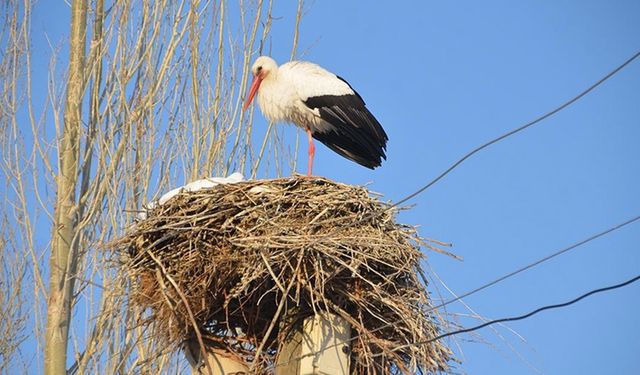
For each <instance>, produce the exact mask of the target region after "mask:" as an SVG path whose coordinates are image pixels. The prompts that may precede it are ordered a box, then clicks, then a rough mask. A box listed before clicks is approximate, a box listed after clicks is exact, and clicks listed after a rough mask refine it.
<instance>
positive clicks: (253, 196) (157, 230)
mask: <svg viewBox="0 0 640 375" xmlns="http://www.w3.org/2000/svg"><path fill="white" fill-rule="evenodd" d="M394 217H395V210H393V209H390V207H389V206H388V205H387V204H385V203H382V202H381V201H379V200H378V199H377V198H375V197H372V196H371V195H370V193H369V192H368V191H367V190H366V189H365V188H362V187H354V186H349V185H344V184H339V183H335V182H332V181H329V180H326V179H322V178H313V179H311V178H300V177H293V178H283V179H274V180H256V181H248V182H241V183H237V184H227V185H219V186H216V187H215V188H212V189H207V190H201V191H198V192H191V193H181V194H179V195H178V196H176V197H175V198H173V199H172V200H170V201H169V202H167V203H166V204H164V205H162V206H159V207H157V208H155V209H154V210H153V211H151V212H150V213H149V215H148V218H147V219H146V220H143V221H140V222H138V223H136V224H135V225H133V226H132V228H131V230H130V231H129V233H128V234H126V235H125V236H124V237H122V238H121V239H119V240H117V241H116V242H115V243H114V246H115V247H116V248H117V249H120V250H121V251H122V254H124V256H123V257H121V258H122V259H123V261H122V267H123V269H124V271H126V272H127V273H128V275H129V277H130V280H131V288H130V298H129V301H130V302H129V303H130V304H131V305H134V306H135V307H138V308H141V309H142V310H143V311H147V313H148V314H147V315H146V316H147V317H148V319H146V320H145V321H144V322H143V324H147V325H149V326H150V327H151V329H152V330H153V331H152V332H153V337H154V338H155V339H156V340H158V341H159V342H160V343H163V344H170V345H175V346H174V347H176V348H177V347H178V345H181V344H182V343H183V342H185V341H187V340H194V338H195V337H196V336H197V335H196V332H199V335H200V336H201V338H202V341H204V342H206V344H207V345H210V346H214V347H217V348H222V349H224V350H227V351H229V352H232V353H235V354H236V355H237V356H239V357H241V358H242V359H244V360H246V361H247V362H254V367H253V369H254V370H255V371H256V372H267V373H268V372H270V371H273V364H274V361H275V356H276V354H277V351H278V343H279V342H282V340H283V339H284V338H286V337H289V336H287V335H290V334H291V332H292V331H293V330H294V329H295V328H296V327H299V326H300V324H301V322H302V321H303V320H304V319H305V318H307V317H310V316H312V315H314V313H316V312H321V311H328V312H330V313H332V314H335V315H338V316H340V317H341V318H343V319H345V320H346V321H347V322H348V323H350V324H351V326H352V341H351V348H350V350H351V351H350V352H351V369H352V372H354V373H358V374H362V373H376V374H378V373H380V374H383V373H413V372H414V371H416V370H417V369H418V368H420V369H421V370H422V371H426V372H437V371H441V370H446V369H447V368H448V366H447V364H448V362H449V360H450V358H451V357H450V355H451V352H450V351H449V349H448V348H447V347H445V346H444V345H443V344H442V343H440V342H439V341H434V342H429V340H430V339H432V338H434V337H435V336H437V335H438V333H439V331H440V329H439V327H440V324H441V323H442V321H441V320H440V317H439V316H438V315H437V314H436V312H435V311H433V310H432V308H431V302H430V300H429V295H428V293H427V291H426V289H425V285H424V284H423V283H421V282H420V279H419V277H418V274H419V272H422V271H421V269H420V261H421V260H422V259H423V254H422V253H421V252H420V244H423V243H424V242H423V240H422V239H421V238H419V237H418V236H417V233H416V231H415V229H414V228H412V227H409V226H404V225H399V224H397V223H396V222H395V220H394ZM258 348H261V349H262V350H260V355H259V356H257V358H256V351H257V349H258Z"/></svg>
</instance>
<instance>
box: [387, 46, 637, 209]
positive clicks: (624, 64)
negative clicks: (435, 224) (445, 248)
mask: <svg viewBox="0 0 640 375" xmlns="http://www.w3.org/2000/svg"><path fill="white" fill-rule="evenodd" d="M639 56H640V51H638V52H636V53H635V54H634V55H633V56H631V57H630V58H628V59H627V60H626V61H625V62H623V63H622V64H620V65H619V66H618V67H617V68H615V69H614V70H612V71H611V72H609V73H608V74H607V75H605V76H604V77H602V78H600V79H599V80H598V81H596V82H595V83H594V84H592V85H591V86H589V87H588V88H587V89H586V90H584V91H582V92H581V93H579V94H578V95H576V96H574V97H573V98H571V99H569V100H568V101H566V102H564V103H563V104H561V105H560V106H558V107H556V108H555V109H553V110H551V111H549V112H547V113H545V114H543V115H541V116H539V117H538V118H536V119H534V120H532V121H530V122H528V123H526V124H524V125H522V126H520V127H518V128H515V129H513V130H511V131H508V132H507V133H504V134H502V135H501V136H499V137H497V138H494V139H492V140H490V141H489V142H486V143H484V144H482V145H480V146H478V147H476V148H474V149H473V150H471V151H469V152H468V153H466V154H465V155H464V156H463V157H461V158H460V159H458V161H456V162H455V163H453V164H452V165H451V166H450V167H449V168H447V169H446V170H445V171H444V172H442V173H440V174H439V175H438V176H437V177H436V178H434V179H433V180H431V181H429V182H428V183H427V184H426V185H424V186H423V187H421V188H420V189H418V190H416V191H415V192H413V193H411V194H409V195H407V196H406V197H404V198H402V199H400V200H399V201H397V202H396V203H394V204H393V205H392V206H391V207H397V206H399V205H401V204H403V203H405V202H406V201H408V200H410V199H412V198H414V197H416V196H417V195H419V194H421V193H422V192H424V191H425V190H427V189H429V188H430V187H431V186H433V185H435V184H436V183H437V182H438V181H440V180H441V179H442V178H443V177H444V176H446V175H448V174H449V173H450V172H451V171H453V170H454V169H455V168H457V167H458V166H459V165H460V164H462V163H463V162H464V161H465V160H467V159H468V158H470V157H471V156H473V155H474V154H476V153H477V152H479V151H481V150H483V149H485V148H487V147H489V146H491V145H492V144H494V143H497V142H500V141H501V140H503V139H505V138H507V137H509V136H512V135H514V134H516V133H519V132H521V131H523V130H525V129H527V128H529V127H531V126H533V125H535V124H537V123H539V122H540V121H542V120H544V119H546V118H549V117H551V116H553V115H555V114H556V113H558V112H560V111H562V110H563V109H565V108H567V107H568V106H570V105H571V104H573V103H575V102H577V101H578V100H580V99H582V97H584V96H585V95H587V94H588V93H590V92H591V91H593V90H594V89H595V88H596V87H598V86H600V85H601V84H603V83H604V82H605V81H607V80H608V79H609V78H611V77H613V76H614V75H615V74H616V73H618V72H619V71H620V70H622V69H623V68H624V67H626V66H627V65H629V64H631V62H633V60H635V59H637V58H638V57H639ZM391 207H390V208H391Z"/></svg>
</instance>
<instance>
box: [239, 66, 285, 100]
mask: <svg viewBox="0 0 640 375" xmlns="http://www.w3.org/2000/svg"><path fill="white" fill-rule="evenodd" d="M277 70H278V64H277V63H276V61H275V60H274V59H272V58H271V57H269V56H260V57H258V58H257V59H256V61H255V62H254V63H253V65H252V66H251V73H252V74H253V81H252V82H251V87H250V88H249V94H248V95H247V99H246V100H245V102H244V105H243V106H242V109H243V110H246V109H247V108H249V104H251V101H252V100H253V97H254V96H255V95H256V93H257V92H258V89H259V88H260V84H261V83H262V81H263V80H265V79H269V78H272V77H274V76H275V73H276V72H277Z"/></svg>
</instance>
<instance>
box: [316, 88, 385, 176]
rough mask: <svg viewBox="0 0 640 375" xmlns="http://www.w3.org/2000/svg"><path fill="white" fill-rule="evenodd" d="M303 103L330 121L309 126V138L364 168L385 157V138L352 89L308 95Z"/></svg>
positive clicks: (376, 122) (377, 163)
mask: <svg viewBox="0 0 640 375" xmlns="http://www.w3.org/2000/svg"><path fill="white" fill-rule="evenodd" d="M338 78H340V77H338ZM340 79H341V80H342V81H344V80H343V79H342V78H340ZM344 82H346V81H344ZM347 84H348V83H347ZM349 87H351V86H349ZM352 90H353V88H352ZM304 103H305V104H306V105H307V107H309V108H311V109H314V110H315V109H317V110H318V111H319V112H320V118H322V119H323V120H324V121H326V122H327V123H329V124H330V125H331V126H330V127H327V128H321V129H312V130H313V138H315V139H317V140H318V141H320V142H322V143H324V144H325V145H326V146H327V147H329V148H330V149H332V150H333V151H335V152H337V153H338V154H340V155H342V156H344V157H345V158H347V159H350V160H353V161H355V162H356V163H358V164H360V165H363V166H365V167H367V168H371V169H373V168H375V167H378V166H380V164H381V163H382V159H386V158H387V156H386V155H385V150H386V147H387V140H388V139H389V138H388V137H387V134H386V133H385V131H384V129H382V126H381V125H380V123H379V122H378V120H376V118H375V117H373V115H372V114H371V112H369V110H368V109H367V107H366V106H365V103H364V100H362V98H361V97H360V95H359V94H358V93H357V92H356V91H355V90H353V94H351V95H322V96H313V97H309V98H307V100H305V101H304Z"/></svg>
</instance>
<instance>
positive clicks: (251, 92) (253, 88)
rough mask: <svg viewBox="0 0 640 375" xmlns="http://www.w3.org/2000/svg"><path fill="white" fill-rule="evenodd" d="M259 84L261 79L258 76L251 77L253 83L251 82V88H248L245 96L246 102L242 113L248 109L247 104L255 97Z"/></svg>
mask: <svg viewBox="0 0 640 375" xmlns="http://www.w3.org/2000/svg"><path fill="white" fill-rule="evenodd" d="M261 83H262V77H261V76H260V75H259V74H258V75H255V76H253V81H252V82H251V87H250V88H249V95H248V96H247V100H245V102H244V105H243V106H242V110H243V111H246V110H247V108H249V104H251V101H252V100H253V97H254V96H256V93H257V92H258V89H259V88H260V84H261Z"/></svg>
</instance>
